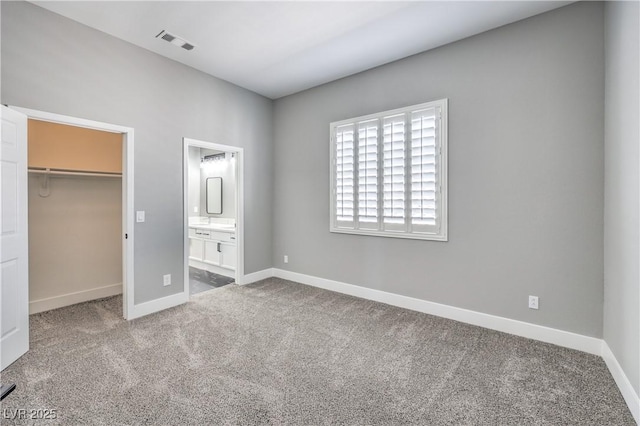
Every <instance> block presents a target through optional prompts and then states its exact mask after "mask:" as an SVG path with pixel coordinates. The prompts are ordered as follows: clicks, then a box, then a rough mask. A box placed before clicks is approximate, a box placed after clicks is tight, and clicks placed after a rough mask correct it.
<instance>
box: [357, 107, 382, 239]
mask: <svg viewBox="0 0 640 426" xmlns="http://www.w3.org/2000/svg"><path fill="white" fill-rule="evenodd" d="M358 225H359V227H360V228H368V229H378V120H370V121H365V122H361V123H358Z"/></svg>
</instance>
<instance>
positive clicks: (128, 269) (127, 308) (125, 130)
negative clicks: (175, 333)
mask: <svg viewBox="0 0 640 426" xmlns="http://www.w3.org/2000/svg"><path fill="white" fill-rule="evenodd" d="M8 107H9V108H11V109H13V110H15V111H18V112H21V113H23V114H25V115H26V116H27V119H29V118H31V119H34V120H40V121H48V122H51V123H58V124H66V125H69V126H75V127H84V128H87V129H93V130H100V131H103V132H110V133H119V134H122V233H123V234H124V235H123V237H124V238H123V239H122V315H123V317H124V319H132V318H135V316H136V315H134V294H135V292H134V275H133V266H134V253H133V247H134V245H133V240H134V235H133V230H134V228H133V227H134V212H133V141H134V129H133V127H126V126H120V125H117V124H110V123H103V122H100V121H93V120H87V119H84V118H78V117H72V116H68V115H61V114H54V113H50V112H45V111H38V110H34V109H29V108H22V107H18V106H15V105H8ZM27 137H28V135H27ZM27 143H28V142H27Z"/></svg>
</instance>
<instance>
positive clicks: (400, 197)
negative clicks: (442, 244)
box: [330, 99, 447, 241]
mask: <svg viewBox="0 0 640 426" xmlns="http://www.w3.org/2000/svg"><path fill="white" fill-rule="evenodd" d="M330 131H331V168H332V169H331V226H330V231H331V232H341V233H349V234H361V235H377V236H382V237H396V238H414V239H424V240H437V241H447V100H446V99H442V100H438V101H434V102H427V103H425V104H420V105H414V106H411V107H407V108H401V109H397V110H393V111H386V112H382V113H379V114H372V115H368V116H365V117H357V118H352V119H349V120H342V121H339V122H335V123H331V126H330Z"/></svg>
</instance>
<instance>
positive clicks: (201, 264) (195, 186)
mask: <svg viewBox="0 0 640 426" xmlns="http://www.w3.org/2000/svg"><path fill="white" fill-rule="evenodd" d="M183 148H184V149H183V155H184V162H183V171H184V172H183V183H184V187H183V188H184V283H185V286H184V294H185V297H186V298H187V299H188V298H189V296H190V295H193V294H196V293H199V292H202V291H207V290H211V289H213V288H217V287H222V286H224V285H227V284H230V283H234V282H235V283H237V284H242V278H243V276H244V245H243V243H244V237H243V235H244V222H243V218H244V214H243V149H242V148H238V147H235V146H230V145H222V144H217V143H212V142H205V141H199V140H195V139H189V138H184V139H183Z"/></svg>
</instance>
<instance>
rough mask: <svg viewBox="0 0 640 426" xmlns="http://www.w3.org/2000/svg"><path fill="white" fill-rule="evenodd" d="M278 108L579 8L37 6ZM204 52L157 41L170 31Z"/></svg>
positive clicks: (486, 4) (487, 4)
mask: <svg viewBox="0 0 640 426" xmlns="http://www.w3.org/2000/svg"><path fill="white" fill-rule="evenodd" d="M33 3H35V4H37V5H39V6H41V7H44V8H45V9H49V10H51V11H53V12H56V13H59V14H61V15H63V16H67V17H69V18H71V19H73V20H75V21H78V22H81V23H83V24H85V25H88V26H90V27H93V28H96V29H98V30H100V31H103V32H105V33H108V34H111V35H113V36H115V37H118V38H120V39H123V40H126V41H128V42H130V43H133V44H135V45H137V46H140V47H143V48H145V49H148V50H151V51H152V52H156V53H158V54H160V55H163V56H166V57H168V58H171V59H173V60H176V61H178V62H182V63H183V64H186V65H189V66H191V67H193V68H196V69H198V70H201V71H204V72H206V73H208V74H211V75H213V76H216V77H219V78H221V79H224V80H227V81H230V82H232V83H235V84H237V85H239V86H242V87H245V88H247V89H250V90H253V91H255V92H257V93H260V94H262V95H264V96H267V97H269V98H272V99H276V98H279V97H282V96H285V95H289V94H292V93H295V92H299V91H301V90H304V89H308V88H310V87H314V86H317V85H319V84H323V83H327V82H329V81H332V80H336V79H338V78H341V77H345V76H348V75H351V74H355V73H358V72H361V71H364V70H367V69H370V68H373V67H376V66H378V65H382V64H385V63H388V62H392V61H395V60H397V59H401V58H405V57H407V56H410V55H413V54H416V53H419V52H423V51H425V50H429V49H433V48H435V47H438V46H442V45H444V44H447V43H451V42H454V41H457V40H460V39H463V38H465V37H469V36H471V35H474V34H478V33H481V32H483V31H487V30H490V29H492V28H496V27H499V26H502V25H505V24H508V23H511V22H515V21H518V20H521V19H524V18H527V17H530V16H533V15H537V14H539V13H542V12H546V11H548V10H551V9H555V8H558V7H561V6H564V5H566V4H569V3H571V1H562V2H560V1H552V2H547V1H465V2H453V1H423V2H415V1H414V2H400V1H372V2H370V1H366V2H364V1H355V2H354V1H337V2H328V1H313V2H309V1H305V2H295V1H258V2H233V1H196V2H183V1H116V2H110V1H62V2H59V1H33ZM161 30H166V31H168V32H169V33H172V34H174V35H177V36H180V37H181V38H184V39H186V40H187V41H189V42H190V43H192V44H194V45H195V46H196V48H195V49H194V50H192V51H186V50H184V49H181V48H179V47H176V46H174V45H172V44H170V43H167V42H165V41H163V40H160V39H157V38H155V36H156V35H157V34H158V33H159V32H160V31H161Z"/></svg>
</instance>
